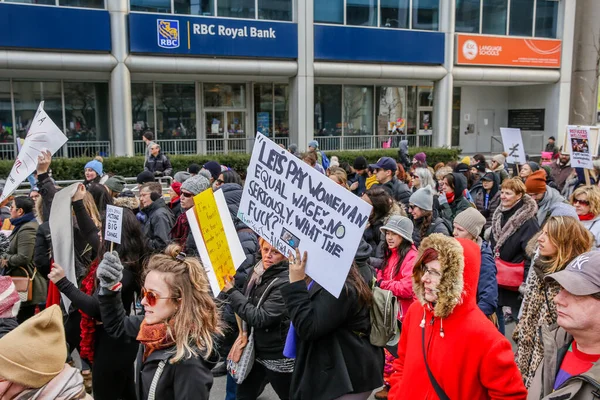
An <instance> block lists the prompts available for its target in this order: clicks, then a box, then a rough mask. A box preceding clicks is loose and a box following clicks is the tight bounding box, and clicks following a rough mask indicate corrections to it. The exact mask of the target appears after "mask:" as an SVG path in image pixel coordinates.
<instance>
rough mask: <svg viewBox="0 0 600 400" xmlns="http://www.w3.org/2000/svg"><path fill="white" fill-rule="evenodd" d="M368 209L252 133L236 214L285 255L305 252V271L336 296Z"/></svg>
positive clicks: (316, 173)
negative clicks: (252, 144) (241, 194)
mask: <svg viewBox="0 0 600 400" xmlns="http://www.w3.org/2000/svg"><path fill="white" fill-rule="evenodd" d="M370 213H371V206H370V205H369V204H367V203H365V202H364V201H363V200H361V199H360V198H358V197H357V196H355V195H354V194H352V193H351V192H350V191H348V190H346V189H344V188H342V187H341V186H340V185H337V184H336V183H334V182H333V181H332V180H330V179H328V178H327V177H326V176H325V175H323V174H321V173H320V172H318V171H317V170H316V169H314V168H312V167H310V166H309V165H307V164H305V163H304V162H302V161H301V160H299V159H298V158H296V157H295V156H293V155H292V154H291V153H289V152H287V151H285V150H283V149H282V148H281V147H279V146H278V145H276V144H275V143H274V142H272V141H271V140H269V139H267V138H266V137H265V136H264V135H262V134H258V135H257V136H256V143H255V145H254V150H253V152H252V159H251V161H250V166H249V167H248V174H247V178H246V184H245V186H244V193H243V196H242V201H241V203H240V208H239V211H238V218H240V220H242V222H244V223H245V224H246V225H248V226H249V227H250V228H252V229H253V230H254V231H255V232H256V233H257V234H258V235H260V236H261V237H262V238H263V239H265V240H266V241H267V242H269V243H271V245H273V246H274V247H275V248H277V250H279V251H280V252H281V253H283V254H284V255H286V256H287V255H289V253H290V252H291V251H293V250H294V249H296V248H298V249H299V250H300V252H301V253H303V252H304V251H307V252H308V263H307V266H306V273H307V274H308V275H309V276H310V277H311V278H313V279H314V280H315V281H317V282H318V283H319V284H320V285H321V286H323V288H325V289H326V290H327V291H328V292H330V293H331V294H333V295H334V296H336V297H337V296H338V295H339V293H340V291H341V290H342V287H343V285H344V282H345V280H346V276H347V275H348V271H349V270H350V266H351V265H352V261H353V260H354V256H355V255H356V249H357V248H358V245H359V243H360V239H361V237H362V234H363V231H364V229H365V227H366V225H367V221H368V219H369V215H370Z"/></svg>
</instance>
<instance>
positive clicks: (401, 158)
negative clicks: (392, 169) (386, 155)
mask: <svg viewBox="0 0 600 400" xmlns="http://www.w3.org/2000/svg"><path fill="white" fill-rule="evenodd" d="M398 163H400V164H402V166H403V167H404V170H405V171H406V172H408V171H409V170H410V167H411V162H410V158H409V156H408V140H401V141H400V148H399V149H398Z"/></svg>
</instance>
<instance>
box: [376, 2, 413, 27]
mask: <svg viewBox="0 0 600 400" xmlns="http://www.w3.org/2000/svg"><path fill="white" fill-rule="evenodd" d="M380 1H381V4H380V7H381V21H380V25H381V26H382V27H386V28H403V29H408V28H410V27H409V26H408V17H409V13H410V0H380Z"/></svg>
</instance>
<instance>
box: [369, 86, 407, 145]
mask: <svg viewBox="0 0 600 400" xmlns="http://www.w3.org/2000/svg"><path fill="white" fill-rule="evenodd" d="M375 102H376V104H375V106H376V108H377V109H376V111H375V114H376V115H377V136H387V135H388V134H390V133H391V134H393V135H405V134H406V128H407V126H406V87H404V86H401V87H385V86H378V87H377V89H376V91H375ZM400 140H401V139H400V137H399V136H394V137H393V138H392V147H398V146H399V145H400Z"/></svg>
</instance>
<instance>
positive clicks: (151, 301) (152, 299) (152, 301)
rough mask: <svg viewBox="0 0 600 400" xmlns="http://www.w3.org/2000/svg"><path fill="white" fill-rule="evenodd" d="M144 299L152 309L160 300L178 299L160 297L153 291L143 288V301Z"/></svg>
mask: <svg viewBox="0 0 600 400" xmlns="http://www.w3.org/2000/svg"><path fill="white" fill-rule="evenodd" d="M144 298H145V299H146V301H147V302H148V305H149V306H150V307H154V306H155V305H156V302H157V301H158V300H160V299H176V298H177V297H160V296H158V295H157V294H156V293H154V292H153V291H151V290H146V289H145V288H142V299H144Z"/></svg>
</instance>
